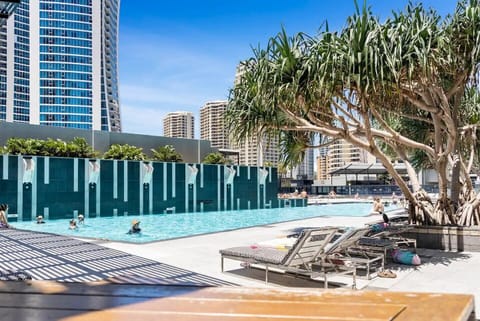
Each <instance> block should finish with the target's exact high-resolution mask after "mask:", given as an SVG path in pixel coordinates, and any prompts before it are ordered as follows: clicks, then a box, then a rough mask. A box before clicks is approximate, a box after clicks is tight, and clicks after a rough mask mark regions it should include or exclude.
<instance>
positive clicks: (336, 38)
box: [226, 0, 480, 225]
mask: <svg viewBox="0 0 480 321" xmlns="http://www.w3.org/2000/svg"><path fill="white" fill-rule="evenodd" d="M479 62H480V5H479V3H478V0H464V1H461V2H459V3H458V5H457V8H456V11H455V13H454V14H453V15H452V16H451V17H447V18H446V19H441V17H439V16H438V15H437V13H436V12H434V11H433V10H426V9H424V8H423V6H422V5H421V4H420V5H415V6H413V5H408V6H407V8H406V9H405V10H404V11H402V12H396V13H394V14H393V16H392V17H391V18H390V19H388V20H387V21H386V22H384V23H380V22H379V21H378V19H377V18H376V17H374V16H373V14H372V13H371V11H370V9H368V8H367V7H366V5H364V7H363V8H362V9H361V10H360V8H358V7H357V11H356V13H355V14H354V15H352V16H351V17H349V18H348V20H347V24H346V26H345V28H344V29H343V30H341V31H340V32H330V31H328V30H325V31H323V32H321V33H320V35H319V36H318V37H315V38H313V37H309V36H307V35H305V34H301V33H300V34H297V35H295V36H293V37H288V36H287V35H286V33H285V31H282V32H280V33H279V34H278V35H277V36H276V37H273V38H271V39H270V41H269V43H268V44H267V47H266V49H255V50H254V56H253V57H252V58H251V59H249V60H247V61H245V62H244V63H243V67H244V70H245V72H244V73H243V74H242V77H241V79H240V82H239V83H238V84H237V85H236V86H235V88H234V89H233V90H232V91H231V94H230V99H229V108H228V109H227V113H226V118H227V124H230V128H229V131H230V132H231V133H232V136H233V138H234V139H237V140H240V139H244V138H246V137H248V136H252V135H255V134H256V133H258V132H270V133H272V134H276V135H279V137H280V139H281V144H282V149H283V150H284V152H285V153H287V152H288V154H289V155H288V156H286V157H285V161H287V162H290V163H292V162H294V161H296V160H298V159H299V155H301V153H302V151H304V150H305V149H306V148H310V147H312V141H313V139H312V137H314V136H315V135H318V134H320V135H323V136H326V137H330V138H331V139H333V140H337V139H344V140H345V141H347V142H349V143H351V144H353V145H355V146H358V147H360V148H363V149H365V150H367V151H368V152H369V153H371V154H372V155H374V156H375V157H376V158H377V159H378V160H379V161H380V162H381V163H382V164H383V165H384V167H385V168H386V169H387V171H388V172H389V174H390V175H391V177H392V178H393V179H394V180H395V181H396V183H397V185H398V186H399V187H400V189H401V190H402V192H403V194H404V195H405V197H406V198H407V199H408V200H409V201H410V204H411V209H410V214H411V220H412V221H417V222H419V223H423V224H461V225H471V224H479V223H480V215H479V210H478V208H479V206H480V196H479V197H477V196H476V195H475V193H474V192H473V187H472V184H471V182H470V180H469V179H468V175H469V173H468V167H467V165H466V164H467V163H469V162H467V161H466V159H465V158H464V157H465V156H464V155H465V153H462V150H461V148H462V147H464V146H462V143H461V141H460V138H461V137H465V134H466V133H467V132H468V130H469V128H476V126H477V123H476V122H472V121H474V117H465V114H466V110H465V107H464V106H463V105H462V101H464V95H465V91H466V89H467V87H469V86H470V87H474V84H477V83H478V80H479V78H480V74H479V72H478V71H479V66H480V64H479ZM476 90H477V91H478V88H476ZM472 108H473V109H474V111H473V114H474V115H478V114H479V110H478V106H477V107H474V106H473V107H472ZM409 122H410V123H414V124H417V125H418V124H420V125H421V126H420V127H421V128H419V130H418V132H417V133H413V132H412V130H411V127H410V129H409V127H406V124H408V123H409ZM470 137H472V136H471V135H470ZM414 155H417V157H418V156H422V155H423V156H422V157H423V160H424V161H425V160H427V162H428V163H430V164H431V166H432V167H433V168H435V170H436V172H437V173H438V181H439V190H440V197H439V201H438V202H437V204H435V205H432V203H431V201H430V200H429V199H428V195H427V194H426V193H425V191H423V190H422V189H421V186H420V183H419V182H418V179H417V176H416V173H415V168H414V166H413V163H412V160H414V158H412V156H414ZM396 159H400V160H402V161H403V162H404V163H405V165H406V167H407V171H408V174H409V181H410V183H411V184H412V189H411V190H410V188H409V186H408V185H407V182H406V181H405V180H404V179H403V178H402V177H401V176H400V174H399V173H398V172H397V171H396V170H395V168H394V166H393V160H396ZM451 168H453V169H454V170H453V171H451ZM450 172H451V173H452V175H451V177H452V179H451V181H449V179H448V177H449V173H450ZM449 187H450V189H451V190H452V194H451V198H449V195H447V189H448V188H449ZM457 187H459V188H458V190H456V188H457ZM457 195H458V196H457ZM452 200H453V202H454V203H455V204H453V206H451V205H450V204H452V203H451V201H452Z"/></svg>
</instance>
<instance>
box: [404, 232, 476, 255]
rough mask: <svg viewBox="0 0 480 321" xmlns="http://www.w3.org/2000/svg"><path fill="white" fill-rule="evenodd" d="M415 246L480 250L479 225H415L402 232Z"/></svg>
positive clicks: (469, 250) (450, 249)
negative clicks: (415, 243)
mask: <svg viewBox="0 0 480 321" xmlns="http://www.w3.org/2000/svg"><path fill="white" fill-rule="evenodd" d="M404 235H405V236H406V237H411V238H415V239H416V240H417V247H419V248H426V249H436V250H447V251H459V252H461V251H468V252H480V227H478V226H475V227H456V226H452V227H450V226H416V227H415V229H413V230H412V231H409V232H408V233H404Z"/></svg>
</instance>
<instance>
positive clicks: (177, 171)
mask: <svg viewBox="0 0 480 321" xmlns="http://www.w3.org/2000/svg"><path fill="white" fill-rule="evenodd" d="M32 159H33V161H34V163H35V168H34V172H33V175H31V177H32V180H31V183H25V182H24V181H23V180H24V176H25V177H27V178H28V175H29V174H32V173H31V172H30V173H27V170H26V169H25V166H27V165H26V163H25V161H24V160H23V157H22V156H1V157H0V203H8V204H9V208H10V209H9V214H18V219H19V220H31V219H33V218H34V217H35V216H36V215H43V216H44V217H46V218H47V219H57V218H72V217H75V216H76V215H78V214H80V213H82V214H84V215H86V216H87V217H96V216H115V215H139V214H143V215H148V214H156V213H169V212H176V213H184V212H201V211H205V212H207V211H219V210H239V209H248V208H250V209H256V208H268V207H272V208H273V207H278V206H279V205H280V206H282V205H283V206H284V204H282V203H281V202H279V201H278V199H277V171H276V169H275V168H267V171H268V176H267V177H266V180H265V182H264V183H263V182H261V180H260V176H259V169H258V168H257V167H246V166H228V167H227V166H225V165H206V164H191V163H190V164H185V163H161V162H138V161H123V160H89V159H74V158H56V157H33V158H32ZM152 170H153V171H152ZM233 171H235V172H234V174H232V173H233ZM96 173H97V174H96ZM304 203H305V202H304ZM292 205H293V206H305V205H306V204H297V203H295V204H292ZM13 216H14V215H13Z"/></svg>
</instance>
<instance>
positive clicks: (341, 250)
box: [325, 228, 385, 280]
mask: <svg viewBox="0 0 480 321" xmlns="http://www.w3.org/2000/svg"><path fill="white" fill-rule="evenodd" d="M369 233H370V228H350V229H347V230H346V231H344V233H343V234H342V235H341V236H340V237H339V238H338V240H337V241H336V242H334V243H332V244H331V246H330V247H328V252H327V253H328V255H327V256H326V258H325V259H326V260H327V261H329V262H333V263H338V262H339V261H344V262H348V263H353V264H354V265H355V267H356V268H357V269H363V270H365V271H366V273H365V277H366V278H367V279H368V280H370V279H371V278H372V276H373V273H374V272H377V273H378V272H379V271H381V270H384V268H385V256H384V255H383V254H381V253H375V252H374V251H365V248H362V249H360V247H359V245H358V243H359V241H360V239H362V238H365V237H366V235H367V234H369ZM357 276H358V274H357Z"/></svg>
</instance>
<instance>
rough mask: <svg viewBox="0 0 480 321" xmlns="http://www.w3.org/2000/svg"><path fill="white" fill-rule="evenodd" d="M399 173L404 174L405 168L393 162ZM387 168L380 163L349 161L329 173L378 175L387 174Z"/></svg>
mask: <svg viewBox="0 0 480 321" xmlns="http://www.w3.org/2000/svg"><path fill="white" fill-rule="evenodd" d="M393 167H394V168H395V169H396V170H397V172H398V173H399V174H406V173H407V168H406V167H405V164H403V163H395V164H394V166H393ZM387 173H388V172H387V170H386V169H385V167H383V165H382V164H379V163H373V164H367V163H350V164H347V165H344V166H342V167H340V168H337V169H335V170H333V171H331V172H330V173H329V174H330V175H357V174H368V175H370V174H372V175H380V174H387Z"/></svg>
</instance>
